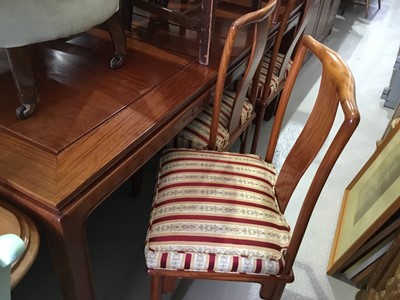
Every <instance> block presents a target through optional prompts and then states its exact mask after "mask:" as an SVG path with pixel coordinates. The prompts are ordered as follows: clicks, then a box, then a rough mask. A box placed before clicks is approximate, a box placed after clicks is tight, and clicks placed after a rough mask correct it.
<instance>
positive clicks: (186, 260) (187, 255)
mask: <svg viewBox="0 0 400 300" xmlns="http://www.w3.org/2000/svg"><path fill="white" fill-rule="evenodd" d="M191 260H192V254H190V253H188V254H186V257H185V266H184V269H185V270H189V269H190V262H191Z"/></svg>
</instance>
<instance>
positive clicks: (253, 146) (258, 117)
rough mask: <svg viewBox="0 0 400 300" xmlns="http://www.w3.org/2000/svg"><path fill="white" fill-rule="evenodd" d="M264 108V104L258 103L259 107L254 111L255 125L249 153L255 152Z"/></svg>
mask: <svg viewBox="0 0 400 300" xmlns="http://www.w3.org/2000/svg"><path fill="white" fill-rule="evenodd" d="M265 108H266V107H265V106H264V105H261V104H260V108H259V109H258V112H257V113H256V127H255V129H254V135H253V142H252V144H251V151H250V153H253V154H255V153H256V152H257V145H258V139H259V137H260V131H261V127H262V124H263V120H264V114H265Z"/></svg>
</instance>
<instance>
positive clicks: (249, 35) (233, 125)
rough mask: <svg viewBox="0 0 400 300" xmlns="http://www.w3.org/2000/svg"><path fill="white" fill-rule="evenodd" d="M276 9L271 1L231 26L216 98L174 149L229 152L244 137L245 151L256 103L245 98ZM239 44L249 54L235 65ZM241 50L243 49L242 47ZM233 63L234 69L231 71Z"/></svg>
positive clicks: (177, 141)
mask: <svg viewBox="0 0 400 300" xmlns="http://www.w3.org/2000/svg"><path fill="white" fill-rule="evenodd" d="M275 7H276V4H275V1H270V3H268V4H266V6H265V7H264V8H262V9H259V10H256V11H253V12H251V13H248V14H245V15H243V16H242V17H240V18H238V19H237V20H235V21H234V22H233V23H232V25H231V26H230V28H229V31H228V34H227V37H226V40H225V45H224V49H223V51H222V56H221V61H220V64H219V69H218V76H217V83H216V87H215V94H214V99H213V100H212V101H210V103H209V105H208V106H207V107H206V108H205V109H204V110H203V111H202V112H200V114H199V115H197V116H196V117H195V118H194V119H193V120H192V121H191V122H190V123H189V124H187V125H186V126H185V127H184V128H183V129H182V130H181V131H180V132H179V133H178V134H177V135H176V137H175V139H174V145H175V147H177V148H192V149H198V150H205V149H209V150H218V151H227V150H228V149H229V148H230V147H231V146H232V145H233V143H234V142H235V141H236V140H237V139H238V138H241V144H242V147H243V148H244V145H245V144H246V136H247V135H246V129H247V128H248V127H249V126H250V125H251V124H252V121H253V119H254V117H255V112H254V102H253V103H251V102H250V101H249V99H248V98H247V97H246V96H247V91H248V89H249V85H250V82H251V81H252V80H253V77H255V76H257V74H256V70H257V68H258V65H259V63H260V61H261V58H262V56H263V51H264V49H265V45H266V42H267V39H268V33H269V28H270V25H271V23H272V12H273V10H274V9H275ZM239 32H240V33H239ZM238 41H239V43H238ZM238 44H242V45H246V46H245V47H246V49H244V50H246V52H243V53H241V54H240V55H242V54H243V57H242V58H241V59H238V60H237V61H238V64H232V58H233V56H234V53H236V54H237V52H238V51H237V50H238V49H237V48H238ZM247 48H248V49H247ZM239 49H242V50H243V48H242V46H240V48H239ZM244 50H243V51H244ZM235 59H237V57H235ZM230 64H231V67H232V68H229V65H230ZM242 73H244V76H243V78H242V80H241V81H240V83H239V88H238V89H237V90H236V91H233V89H232V86H233V85H234V84H235V82H236V80H237V78H238V77H240V74H242Z"/></svg>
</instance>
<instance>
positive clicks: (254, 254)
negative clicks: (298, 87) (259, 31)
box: [145, 36, 360, 300]
mask: <svg viewBox="0 0 400 300" xmlns="http://www.w3.org/2000/svg"><path fill="white" fill-rule="evenodd" d="M308 50H310V51H311V52H312V53H313V54H314V55H315V56H316V57H317V58H318V59H319V60H320V61H321V63H322V66H323V67H322V79H321V84H320V89H319V93H318V96H317V98H316V101H315V104H314V107H313V109H312V111H311V113H310V115H309V118H308V121H307V122H306V124H305V126H304V128H303V130H302V132H301V134H300V135H299V137H298V139H297V141H296V142H295V144H294V145H293V147H292V149H291V151H290V153H289V154H288V156H287V158H286V160H285V162H284V164H283V166H282V168H281V170H280V172H279V175H278V174H277V170H276V169H275V167H274V165H272V164H271V163H270V162H271V161H272V157H273V155H274V151H275V147H276V143H277V139H278V136H279V132H280V129H281V126H282V120H283V117H284V112H285V110H286V106H287V104H288V100H289V97H290V94H291V91H292V89H293V85H294V83H295V80H296V77H297V75H298V72H299V69H300V67H301V64H302V61H303V59H304V57H305V55H306V52H307V51H308ZM339 104H340V106H341V108H342V111H343V114H344V119H343V122H342V124H341V126H340V128H339V129H338V130H337V132H336V134H335V136H334V138H333V140H332V142H331V143H330V145H329V148H327V151H326V153H325V155H324V157H323V158H322V159H321V161H320V162H319V167H318V169H317V171H316V172H315V175H314V178H313V180H312V182H311V184H310V186H309V188H308V191H307V193H306V194H305V197H304V200H303V204H302V207H301V209H300V213H299V215H298V220H297V223H296V225H295V226H294V227H290V226H289V224H288V223H287V221H286V219H285V216H284V212H285V210H286V207H287V205H288V203H289V200H290V198H291V195H292V193H293V191H294V190H295V188H296V186H297V184H298V182H299V181H300V179H301V177H302V175H303V174H304V172H305V171H306V170H307V168H308V167H309V165H310V164H311V162H312V161H313V160H314V158H315V157H316V155H317V154H318V152H319V151H320V149H321V147H322V145H323V144H324V142H325V140H326V139H327V136H328V134H329V133H330V131H331V129H332V124H333V122H334V120H335V117H336V114H337V109H338V107H339ZM359 118H360V116H359V112H358V109H357V105H356V101H355V88H354V79H353V76H352V73H351V71H350V70H349V68H348V66H347V65H346V64H345V63H344V61H343V60H342V59H341V58H340V57H339V55H338V54H336V53H335V52H334V51H333V50H331V49H329V48H327V47H326V46H324V45H322V44H320V43H319V42H317V41H316V40H314V39H313V38H312V37H310V36H305V37H304V38H303V39H302V40H301V43H300V45H299V51H298V53H297V54H296V57H295V59H294V62H293V66H292V70H291V71H290V73H289V76H288V79H287V82H286V85H285V88H284V90H283V94H282V97H281V101H280V103H279V107H278V110H277V113H276V118H275V121H274V124H273V129H272V134H271V136H270V142H269V145H268V148H267V152H266V159H265V160H263V159H262V158H261V157H259V156H258V155H254V154H239V153H229V152H218V151H210V150H193V149H166V150H165V151H164V153H163V156H162V158H161V164H160V171H159V174H158V182H157V189H156V194H155V198H154V202H153V206H152V211H151V215H150V221H149V227H148V232H147V237H146V242H145V258H146V265H147V269H148V274H149V275H150V276H151V299H152V300H157V299H158V300H159V299H161V294H162V293H164V292H171V291H172V290H173V282H174V280H175V279H176V278H179V277H184V278H192V279H196V278H201V279H214V280H231V281H244V282H257V283H260V284H261V290H260V296H261V298H263V299H279V298H280V296H281V295H282V292H283V289H284V287H285V284H286V283H288V282H292V281H293V280H294V275H293V270H292V267H293V263H294V261H295V258H296V255H297V252H298V250H299V247H300V244H301V241H302V238H303V236H304V233H305V231H306V228H307V224H308V222H309V219H310V217H311V214H312V211H313V208H314V206H315V204H316V202H317V200H318V197H319V195H320V193H321V190H322V188H323V187H324V184H325V182H326V180H327V178H328V176H329V173H330V171H331V170H332V168H333V166H334V164H335V162H336V160H337V159H338V157H339V155H340V153H341V152H342V150H343V148H344V147H345V145H346V143H347V141H348V140H349V139H350V137H351V135H352V134H353V132H354V130H355V129H356V127H357V125H358V122H359ZM332 134H333V133H332ZM290 228H293V231H291V229H290Z"/></svg>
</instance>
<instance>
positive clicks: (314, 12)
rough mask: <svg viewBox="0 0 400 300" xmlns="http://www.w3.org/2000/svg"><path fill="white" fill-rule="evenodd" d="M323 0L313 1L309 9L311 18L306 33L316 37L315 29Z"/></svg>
mask: <svg viewBox="0 0 400 300" xmlns="http://www.w3.org/2000/svg"><path fill="white" fill-rule="evenodd" d="M321 3H322V1H321V0H314V3H311V7H310V9H309V12H308V13H309V14H310V20H309V21H308V24H307V26H306V28H305V29H304V34H305V35H307V34H309V35H311V36H313V37H315V30H316V27H317V24H318V22H317V21H318V12H319V10H320V6H321Z"/></svg>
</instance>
